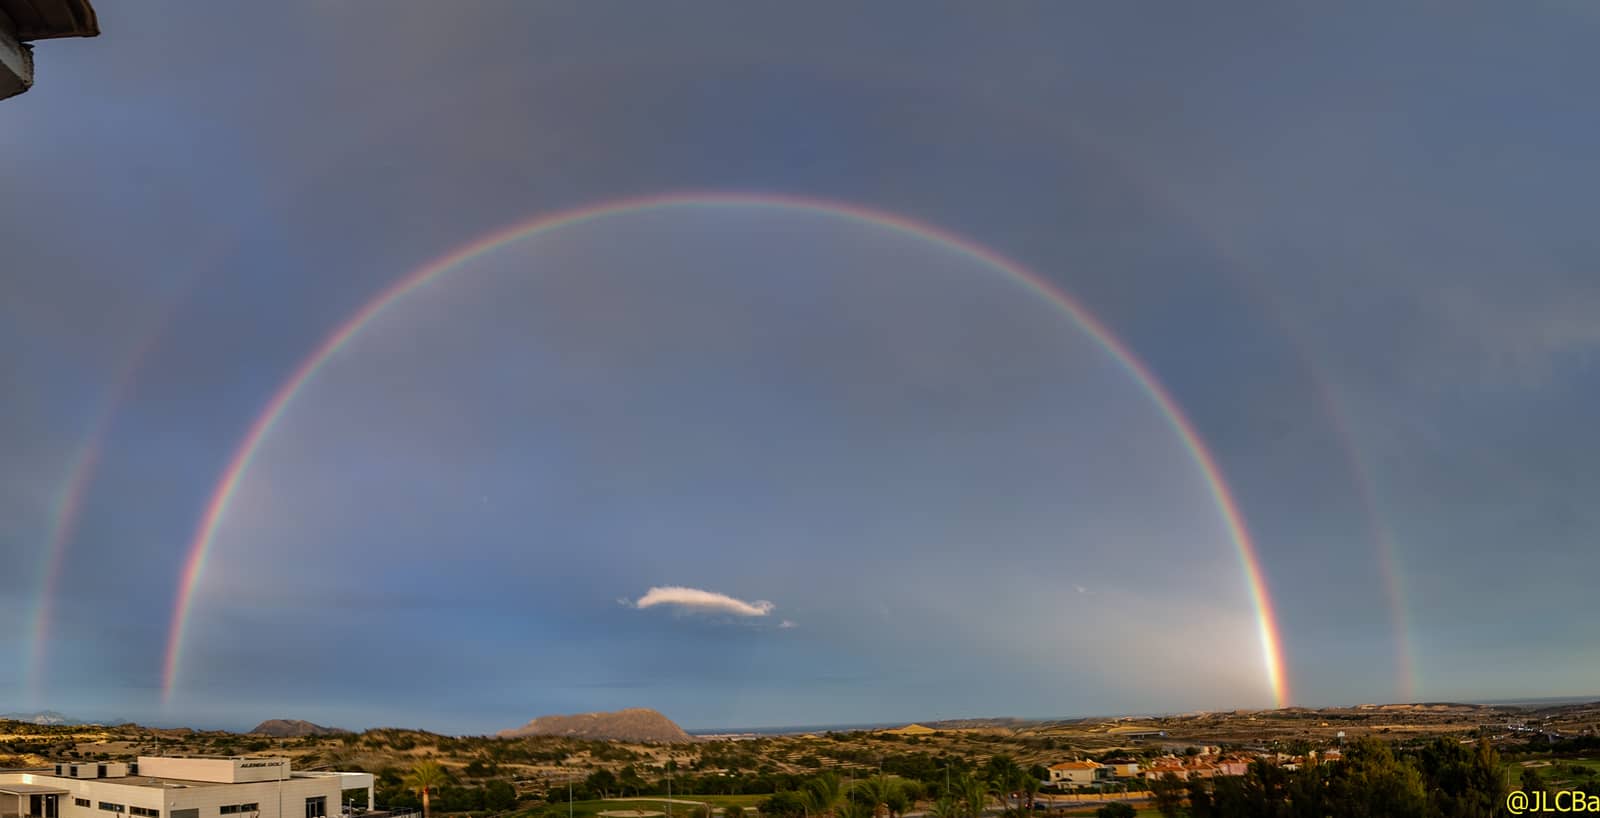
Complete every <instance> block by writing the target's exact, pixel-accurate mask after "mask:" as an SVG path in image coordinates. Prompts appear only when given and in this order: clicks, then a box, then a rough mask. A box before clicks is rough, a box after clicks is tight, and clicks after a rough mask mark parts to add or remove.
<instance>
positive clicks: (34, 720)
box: [0, 710, 83, 725]
mask: <svg viewBox="0 0 1600 818" xmlns="http://www.w3.org/2000/svg"><path fill="white" fill-rule="evenodd" d="M0 719H5V720H7V721H21V722H27V723H28V724H42V725H53V724H69V725H76V724H82V723H83V722H81V721H78V720H77V719H69V718H67V717H66V716H63V715H61V714H60V713H57V712H56V711H54V710H41V711H39V712H37V713H0Z"/></svg>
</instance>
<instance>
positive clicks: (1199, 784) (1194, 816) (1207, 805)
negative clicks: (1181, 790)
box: [1186, 778, 1221, 818]
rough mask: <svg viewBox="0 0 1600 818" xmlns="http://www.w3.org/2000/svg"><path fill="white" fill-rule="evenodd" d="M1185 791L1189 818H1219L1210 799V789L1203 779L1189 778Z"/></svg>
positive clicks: (1219, 815)
mask: <svg viewBox="0 0 1600 818" xmlns="http://www.w3.org/2000/svg"><path fill="white" fill-rule="evenodd" d="M1186 789H1187V790H1188V794H1189V818H1221V814H1220V813H1218V812H1217V810H1216V806H1215V802H1214V801H1213V800H1212V798H1211V788H1210V787H1209V786H1206V781H1205V779H1202V778H1191V779H1189V781H1188V782H1187V785H1186Z"/></svg>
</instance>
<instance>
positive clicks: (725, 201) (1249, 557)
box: [162, 193, 1289, 707]
mask: <svg viewBox="0 0 1600 818" xmlns="http://www.w3.org/2000/svg"><path fill="white" fill-rule="evenodd" d="M682 206H702V207H704V206H729V207H766V208H776V209H788V210H799V211H809V212H813V213H822V214H827V215H831V216H836V217H839V218H842V219H849V220H852V221H856V222H860V223H863V224H869V225H873V226H877V227H881V228H884V229H886V230H890V231H894V232H897V233H901V234H904V235H907V236H911V237H914V238H919V239H922V240H925V241H932V242H937V243H939V244H942V245H944V246H946V247H949V248H951V249H952V250H955V251H957V252H959V253H961V254H963V255H965V256H967V257H969V258H971V259H974V260H976V261H978V262H981V263H983V264H985V265H988V266H989V267H992V268H994V269H996V270H999V271H1001V272H1003V273H1005V274H1007V275H1008V276H1010V277H1012V278H1013V279H1015V280H1016V281H1017V282H1019V283H1021V284H1023V285H1024V286H1026V287H1027V288H1028V289H1030V290H1032V291H1034V292H1035V293H1037V294H1038V295H1040V296H1042V297H1044V298H1045V299H1047V300H1048V301H1050V302H1051V303H1053V304H1055V305H1056V306H1057V307H1059V308H1060V309H1061V311H1062V312H1063V313H1065V314H1066V315H1067V316H1068V317H1070V318H1071V319H1072V320H1073V321H1074V322H1075V323H1076V324H1077V325H1078V326H1079V327H1080V328H1081V329H1083V330H1084V331H1085V332H1087V333H1088V334H1089V335H1090V337H1092V338H1093V339H1094V341H1095V343H1096V344H1098V345H1099V346H1100V347H1101V348H1102V349H1103V350H1105V352H1106V353H1108V354H1109V355H1111V356H1112V358H1113V359H1115V360H1116V361H1117V362H1118V364H1119V365H1121V367H1122V368H1123V369H1125V370H1126V371H1127V373H1128V374H1129V375H1130V376H1131V377H1132V379H1133V380H1134V382H1135V383H1136V384H1137V385H1138V387H1139V388H1140V389H1141V390H1142V391H1144V392H1145V394H1146V395H1148V396H1149V397H1150V399H1151V400H1152V401H1154V402H1155V404H1156V406H1157V407H1158V408H1159V410H1160V412H1161V413H1162V415H1163V416H1164V417H1165V419H1166V421H1167V423H1168V424H1169V425H1170V426H1171V427H1172V429H1173V431H1174V432H1176V433H1177V435H1178V437H1179V439H1180V440H1181V441H1182V443H1183V446H1184V448H1185V449H1186V450H1187V451H1188V453H1189V455H1190V457H1191V458H1192V459H1193V461H1194V463H1195V465H1196V466H1197V467H1199V469H1200V473H1201V475H1202V476H1203V477H1204V478H1205V481H1206V484H1207V486H1208V488H1209V491H1210V494H1211V497H1212V500H1213V502H1214V504H1215V505H1216V508H1217V511H1218V512H1219V513H1220V515H1221V517H1222V521H1223V523H1224V524H1225V525H1226V527H1227V530H1228V534H1229V537H1230V539H1232V540H1233V543H1234V546H1235V548H1236V549H1237V551H1238V555H1239V561H1240V563H1241V565H1242V567H1243V570H1244V576H1245V581H1246V585H1247V587H1248V588H1249V592H1250V596H1251V601H1252V603H1253V604H1254V606H1255V610H1256V620H1257V626H1258V628H1257V629H1258V636H1259V638H1260V643H1261V645H1260V647H1261V658H1262V663H1263V670H1264V671H1265V674H1266V681H1267V685H1268V687H1269V689H1270V690H1271V692H1272V696H1273V700H1274V703H1275V704H1276V705H1277V706H1278V707H1282V706H1284V704H1285V703H1286V702H1287V701H1288V700H1289V690H1288V684H1287V681H1286V679H1285V676H1284V671H1283V662H1282V650H1281V646H1280V642H1279V635H1278V626H1277V622H1276V618H1275V617H1276V615H1275V613H1274V608H1273V606H1272V599H1271V597H1270V595H1269V594H1268V592H1267V585H1266V582H1265V580H1264V579H1263V577H1262V571H1261V565H1260V558H1259V556H1258V554H1257V552H1256V547H1255V543H1254V541H1253V540H1252V539H1251V537H1250V532H1249V529H1248V528H1246V526H1245V522H1244V517H1243V515H1242V514H1240V512H1239V505H1238V503H1237V502H1236V501H1235V499H1234V497H1233V492H1232V490H1231V489H1229V487H1228V483H1227V481H1226V480H1225V479H1224V478H1223V475H1222V471H1221V469H1220V468H1218V466H1217V462H1216V458H1214V457H1213V456H1212V454H1211V451H1210V450H1209V449H1208V448H1207V447H1206V445H1205V442H1204V441H1203V440H1202V439H1201V437H1200V435H1199V433H1198V432H1197V431H1195V428H1194V425H1193V424H1192V423H1191V422H1190V421H1189V419H1188V417H1187V416H1186V415H1185V414H1184V413H1183V411H1182V410H1181V409H1180V408H1179V407H1178V404H1177V402H1176V401H1174V400H1173V398H1172V395H1171V394H1169V393H1168V392H1167V390H1166V388H1165V387H1164V386H1162V384H1161V382H1160V381H1159V380H1157V378H1156V376H1155V374H1154V373H1153V372H1151V371H1150V368H1149V367H1148V366H1146V365H1145V364H1144V363H1143V362H1142V361H1140V360H1139V358H1138V357H1137V356H1136V355H1134V353H1133V351H1132V350H1131V349H1129V348H1128V347H1127V345H1125V344H1123V343H1122V341H1120V340H1119V339H1118V338H1117V337H1116V336H1115V335H1113V334H1112V333H1111V331H1110V330H1109V329H1108V328H1107V327H1106V326H1105V325H1104V324H1102V323H1100V321H1099V320H1097V319H1096V318H1095V317H1094V316H1093V315H1091V314H1090V313H1089V311H1088V310H1086V309H1085V308H1084V307H1083V306H1081V305H1080V304H1078V303H1077V302H1076V301H1074V300H1072V298H1071V297H1069V296H1068V295H1067V294H1066V293H1064V292H1062V291H1061V290H1060V289H1058V288H1056V287H1055V286H1054V285H1053V284H1051V283H1050V282H1049V281H1047V280H1045V279H1043V278H1041V277H1039V276H1038V275H1037V274H1035V273H1032V272H1030V271H1029V270H1027V269H1025V268H1023V267H1021V266H1020V265H1018V264H1016V263H1015V262H1012V261H1010V260H1008V259H1006V258H1004V257H1002V256H1000V255H999V254H997V253H995V252H994V251H992V250H989V249H987V248H985V247H983V246H981V245H979V244H976V243H975V242H972V241H970V240H968V239H966V238H963V237H961V236H959V235H956V234H953V233H950V232H947V231H944V230H941V229H939V228H936V227H933V226H930V225H927V224H922V223H920V222H916V221H913V220H911V219H908V218H905V217H902V216H898V215H895V214H892V213H886V212H882V211H877V210H871V209H868V208H865V207H860V206H856V205H852V204H845V203H841V202H833V201H827V200H822V199H812V198H803V197H797V196H789V195H778V194H757V193H674V194H664V195H657V196H644V197H638V198H629V199H620V200H612V201H608V202H603V203H600V204H596V205H592V206H588V207H579V208H574V209H571V210H565V211H561V212H557V213H553V214H549V215H545V216H540V217H537V218H535V219H533V220H532V221H527V222H523V223H520V224H515V225H512V226H510V227H507V228H504V229H502V230H499V231H496V232H493V233H490V234H488V235H485V236H483V237H481V238H479V239H477V240H476V241H473V242H470V243H468V244H465V245H463V246H461V247H458V248H457V249H455V250H453V251H451V252H449V253H447V254H445V255H444V256H441V257H440V258H438V259H435V260H434V261H432V262H429V263H428V264H425V265H423V266H422V267H420V268H418V269H416V270H415V271H413V272H411V273H409V274H407V275H405V276H404V277H402V278H400V279H399V280H397V281H395V282H394V283H393V284H391V285H389V286H388V287H387V288H385V289H384V290H383V291H382V292H380V293H378V294H377V295H376V296H375V297H373V298H372V299H371V300H369V301H368V302H367V303H366V304H365V305H364V306H362V307H361V308H360V309H358V310H356V311H355V312H354V313H353V314H352V315H351V316H350V317H349V318H347V319H346V320H345V321H344V323H342V324H340V325H339V326H338V327H337V328H336V329H335V330H334V331H333V332H332V333H331V334H329V335H328V336H327V337H326V338H324V339H323V341H322V343H321V344H319V345H318V346H317V347H316V348H315V349H314V350H312V352H311V354H310V355H308V356H306V358H305V360H304V361H302V362H301V364H300V365H299V366H298V367H296V368H295V370H294V371H293V372H291V373H290V375H289V377H288V378H286V379H284V381H283V383H282V384H281V385H280V386H279V388H278V390H277V391H276V392H275V393H274V394H273V396H272V398H271V400H269V401H268V402H267V405H266V407H265V408H263V409H262V410H261V413H260V414H259V415H257V416H256V419H255V421H254V422H253V423H251V425H250V427H249V428H248V429H247V430H246V432H245V435H244V438H243V439H242V440H241V441H240V443H239V446H238V448H237V449H235V450H234V452H233V454H232V456H231V457H230V458H229V460H228V462H227V465H226V467H225V468H224V469H223V471H222V475H221V477H220V479H218V481H217V483H216V486H215V487H214V488H213V489H212V492H211V495H210V498H209V499H208V500H207V502H206V505H205V507H204V510H203V512H202V514H201V516H200V520H199V522H198V523H197V524H196V526H195V530H194V534H193V537H192V538H191V540H190V542H189V546H188V550H187V557H186V558H185V561H184V564H183V568H182V573H181V575H180V577H179V580H178V592H177V598H176V600H175V602H174V603H173V609H172V621H171V626H170V628H169V630H168V634H167V649H166V656H165V662H164V667H163V674H162V704H163V706H166V705H169V704H170V702H171V700H172V695H173V691H174V690H175V689H176V687H177V682H178V673H179V669H180V668H181V667H182V664H183V644H184V635H185V633H186V631H187V629H188V622H189V618H190V611H191V607H192V605H193V602H194V595H195V589H196V588H197V587H198V585H199V583H200V579H201V577H202V576H203V575H204V573H205V566H206V557H207V554H208V553H209V551H210V550H211V545H212V543H213V542H214V540H215V539H216V533H217V527H218V525H219V524H220V523H221V521H222V518H223V517H224V516H225V515H226V514H227V511H228V506H229V503H230V502H231V500H232V499H233V495H234V492H235V491H236V490H237V489H238V487H239V482H240V480H241V478H242V477H243V476H244V474H245V472H246V471H248V470H249V468H250V464H251V462H252V460H253V459H254V457H255V454H256V451H257V450H258V449H259V448H260V446H261V443H262V441H263V440H264V439H265V438H266V437H267V435H268V434H269V433H270V432H271V431H272V429H273V426H274V425H275V424H276V423H277V421H278V419H279V418H280V417H281V416H282V415H283V412H284V410H285V409H286V408H287V407H288V406H289V404H290V403H291V402H293V400H294V398H295V395H297V394H299V392H300V390H301V388H302V387H304V386H305V384H306V383H307V382H308V381H309V380H311V378H312V377H313V376H314V375H316V373H317V371H318V370H319V369H320V368H321V367H322V365H323V364H324V363H326V362H327V361H328V359H329V358H330V357H331V356H333V354H334V353H336V352H338V350H339V349H340V348H341V347H343V346H344V345H345V344H346V343H347V342H349V341H350V339H351V338H353V337H355V335H356V334H357V333H359V332H360V331H361V329H362V328H363V327H365V326H366V325H367V324H368V323H369V322H371V321H372V320H373V319H374V318H376V317H377V316H378V315H379V314H380V313H382V312H383V311H384V309H385V308H387V307H388V306H389V305H390V304H393V303H394V302H395V301H397V300H399V299H401V298H403V297H404V296H406V295H408V294H410V293H412V292H414V291H416V290H418V289H420V288H422V287H424V286H426V285H428V284H430V283H432V282H433V281H434V280H436V279H438V278H439V277H440V276H442V275H443V274H445V273H447V272H449V271H450V270H452V269H455V268H457V267H459V266H460V265H462V264H465V263H467V262H469V261H472V260H473V259H475V258H478V257H480V256H483V255H485V254H487V253H490V252H492V251H494V250H496V249H497V248H500V247H502V246H504V245H506V244H509V243H511V242H514V241H517V240H519V239H524V238H527V237H529V236H533V235H536V234H538V233H542V232H545V231H549V230H554V229H557V228H561V227H568V226H571V225H575V224H579V223H582V222H586V221H590V220H593V219H598V218H602V217H606V216H615V215H619V214H623V213H629V212H634V211H641V210H651V209H656V208H665V207H682Z"/></svg>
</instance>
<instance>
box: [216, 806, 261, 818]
mask: <svg viewBox="0 0 1600 818" xmlns="http://www.w3.org/2000/svg"><path fill="white" fill-rule="evenodd" d="M260 811H261V805H260V804H224V805H222V814H223V815H238V814H240V813H249V812H260Z"/></svg>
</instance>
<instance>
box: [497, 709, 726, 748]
mask: <svg viewBox="0 0 1600 818" xmlns="http://www.w3.org/2000/svg"><path fill="white" fill-rule="evenodd" d="M496 735H497V736H498V737H500V738H522V737H523V736H570V737H572V738H585V739H608V740H614V741H637V742H643V743H651V744H675V743H679V742H689V741H694V738H693V737H692V736H690V735H689V734H688V733H685V732H684V731H683V728H682V727H679V726H678V725H677V724H674V723H673V721H672V719H669V718H667V717H666V716H663V715H661V714H660V713H657V712H656V711H654V710H651V709H650V708H648V707H633V708H629V709H627V710H618V711H616V712H613V713H578V714H575V715H571V716H540V717H539V718H536V719H534V720H533V721H530V722H528V723H527V724H525V725H523V726H521V727H518V728H516V729H514V730H501V731H500V732H499V733H497V734H496Z"/></svg>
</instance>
